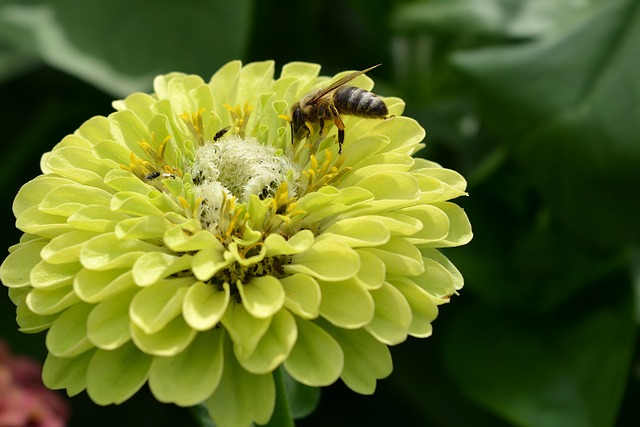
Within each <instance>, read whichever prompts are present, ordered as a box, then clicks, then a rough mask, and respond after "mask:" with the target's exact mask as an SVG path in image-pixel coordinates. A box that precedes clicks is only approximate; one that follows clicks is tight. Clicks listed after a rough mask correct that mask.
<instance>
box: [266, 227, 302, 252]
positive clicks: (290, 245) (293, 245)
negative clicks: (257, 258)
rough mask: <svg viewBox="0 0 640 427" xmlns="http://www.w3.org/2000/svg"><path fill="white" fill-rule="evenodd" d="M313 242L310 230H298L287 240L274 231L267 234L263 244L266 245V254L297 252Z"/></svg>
mask: <svg viewBox="0 0 640 427" xmlns="http://www.w3.org/2000/svg"><path fill="white" fill-rule="evenodd" d="M313 242H314V236H313V233H312V232H311V230H301V231H298V232H297V233H296V234H294V235H293V236H291V237H290V238H289V239H288V240H285V238H284V237H282V236H281V235H279V234H275V233H274V234H269V235H268V236H267V237H266V239H264V245H265V246H266V247H267V254H266V255H267V256H275V255H293V254H298V253H300V252H303V251H305V250H307V249H309V248H310V247H311V245H313Z"/></svg>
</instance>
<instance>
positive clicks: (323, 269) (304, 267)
mask: <svg viewBox="0 0 640 427" xmlns="http://www.w3.org/2000/svg"><path fill="white" fill-rule="evenodd" d="M284 270H285V272H287V273H290V274H293V273H303V274H309V275H311V276H313V277H315V278H316V279H321V280H346V279H348V278H350V277H353V276H355V275H356V273H357V272H358V270H360V257H359V256H358V254H357V253H356V252H355V251H354V250H353V249H351V248H350V247H349V246H347V245H346V244H344V243H341V242H336V241H332V240H324V241H317V242H316V243H315V244H314V245H313V246H312V247H311V248H309V249H308V250H306V251H305V252H303V253H301V254H297V255H294V256H293V259H292V263H291V264H289V265H285V266H284Z"/></svg>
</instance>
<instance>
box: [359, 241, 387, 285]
mask: <svg viewBox="0 0 640 427" xmlns="http://www.w3.org/2000/svg"><path fill="white" fill-rule="evenodd" d="M357 252H358V256H359V257H360V271H358V275H357V276H356V278H355V280H357V281H358V283H359V284H360V285H362V286H364V287H366V288H367V289H377V288H379V287H380V286H382V283H384V279H385V277H386V271H387V270H386V267H385V264H384V262H383V261H382V260H381V259H380V258H378V257H377V256H376V255H375V254H373V253H371V252H367V251H363V250H357Z"/></svg>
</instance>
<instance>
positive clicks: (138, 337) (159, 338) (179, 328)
mask: <svg viewBox="0 0 640 427" xmlns="http://www.w3.org/2000/svg"><path fill="white" fill-rule="evenodd" d="M196 335H197V332H196V331H194V330H193V329H191V328H190V327H189V325H187V324H186V323H185V321H184V320H183V319H182V316H178V317H176V318H175V319H173V320H172V321H171V322H169V323H168V324H167V325H166V326H165V327H164V328H163V329H161V330H160V331H158V332H156V333H154V334H146V333H145V332H144V331H143V330H142V329H140V328H139V327H138V326H137V325H136V324H135V323H131V338H132V339H133V342H134V343H135V344H136V346H137V347H138V348H139V349H140V350H142V351H143V352H145V353H147V354H153V355H156V356H174V355H176V354H178V353H180V352H181V351H183V350H184V349H185V348H187V346H188V345H189V344H191V341H193V339H194V338H195V337H196Z"/></svg>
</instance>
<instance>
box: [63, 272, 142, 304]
mask: <svg viewBox="0 0 640 427" xmlns="http://www.w3.org/2000/svg"><path fill="white" fill-rule="evenodd" d="M134 287H135V283H134V282H133V277H132V275H131V272H130V271H129V270H127V269H116V270H107V271H93V270H87V269H83V270H81V271H80V272H79V273H78V274H77V276H76V278H75V280H74V282H73V290H74V291H75V293H76V294H77V295H78V297H80V298H81V299H82V300H83V301H85V302H89V303H96V302H100V301H104V300H106V299H107V298H110V297H112V296H114V295H117V294H119V293H121V292H124V291H126V290H128V289H132V288H134Z"/></svg>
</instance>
